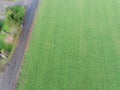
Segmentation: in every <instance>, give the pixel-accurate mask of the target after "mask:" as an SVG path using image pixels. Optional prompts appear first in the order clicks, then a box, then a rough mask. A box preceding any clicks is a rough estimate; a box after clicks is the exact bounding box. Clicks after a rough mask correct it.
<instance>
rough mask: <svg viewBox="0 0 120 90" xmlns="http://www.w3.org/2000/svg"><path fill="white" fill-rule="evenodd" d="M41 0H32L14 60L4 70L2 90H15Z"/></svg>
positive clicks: (0, 88) (0, 89)
mask: <svg viewBox="0 0 120 90" xmlns="http://www.w3.org/2000/svg"><path fill="white" fill-rule="evenodd" d="M38 4H39V0H32V2H31V5H30V7H29V9H28V10H27V13H26V18H25V24H24V27H23V30H22V32H21V36H20V39H19V42H18V45H17V47H16V50H15V52H14V55H13V57H12V62H11V63H10V65H9V67H8V68H7V69H6V71H5V72H4V76H3V79H2V84H1V86H0V90H15V85H16V81H17V78H18V73H19V71H20V67H21V64H22V60H23V57H24V53H25V49H26V45H27V41H28V39H29V35H30V32H31V28H32V24H33V20H34V16H35V13H36V10H37V6H38Z"/></svg>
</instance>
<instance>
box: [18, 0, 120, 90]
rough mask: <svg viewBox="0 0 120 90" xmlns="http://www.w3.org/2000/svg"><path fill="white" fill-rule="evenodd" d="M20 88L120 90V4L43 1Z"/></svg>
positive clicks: (115, 0)
mask: <svg viewBox="0 0 120 90" xmlns="http://www.w3.org/2000/svg"><path fill="white" fill-rule="evenodd" d="M18 90H120V0H41V4H40V6H39V9H38V14H37V18H36V23H35V27H34V31H33V34H32V40H31V42H30V46H29V50H28V52H27V54H26V56H25V60H24V64H23V69H22V73H21V76H20V80H19V84H18Z"/></svg>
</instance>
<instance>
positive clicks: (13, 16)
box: [0, 6, 26, 71]
mask: <svg viewBox="0 0 120 90" xmlns="http://www.w3.org/2000/svg"><path fill="white" fill-rule="evenodd" d="M9 10H11V11H9ZM25 12H26V9H25V7H24V6H13V7H8V8H7V9H6V19H5V20H2V21H0V53H1V51H2V50H4V51H5V52H7V54H9V56H7V58H2V57H0V71H3V70H4V69H5V67H6V63H8V62H10V60H11V57H12V55H13V53H14V51H15V48H16V44H17V42H18V39H19V36H20V33H21V31H22V28H21V25H22V24H23V22H24V16H25ZM8 19H9V20H8ZM16 23H17V24H16ZM10 37H12V38H13V39H14V40H13V41H12V43H9V40H10V39H9V38H10ZM7 54H6V55H7Z"/></svg>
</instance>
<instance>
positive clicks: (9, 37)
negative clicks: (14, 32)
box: [5, 35, 14, 44]
mask: <svg viewBox="0 0 120 90" xmlns="http://www.w3.org/2000/svg"><path fill="white" fill-rule="evenodd" d="M5 42H6V43H8V44H12V43H13V42H14V37H13V36H11V35H9V36H7V37H6V38H5Z"/></svg>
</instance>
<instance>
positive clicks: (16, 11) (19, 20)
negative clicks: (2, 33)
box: [6, 6, 26, 28]
mask: <svg viewBox="0 0 120 90" xmlns="http://www.w3.org/2000/svg"><path fill="white" fill-rule="evenodd" d="M25 11H26V10H25V7H21V6H14V7H9V8H8V9H7V10H6V16H7V19H6V22H7V23H8V25H9V26H15V27H16V28H20V27H21V25H23V23H24V16H25Z"/></svg>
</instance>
